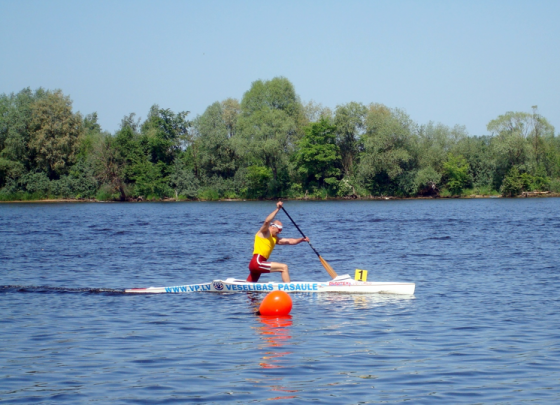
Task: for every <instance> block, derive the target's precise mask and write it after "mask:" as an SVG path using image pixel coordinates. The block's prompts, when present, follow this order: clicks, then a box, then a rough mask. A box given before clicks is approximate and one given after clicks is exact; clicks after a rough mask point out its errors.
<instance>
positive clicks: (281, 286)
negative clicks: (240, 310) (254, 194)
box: [124, 274, 416, 295]
mask: <svg viewBox="0 0 560 405" xmlns="http://www.w3.org/2000/svg"><path fill="white" fill-rule="evenodd" d="M415 287H416V285H415V284H414V283H393V282H370V281H357V280H354V279H352V278H351V277H350V275H348V274H345V275H343V276H338V277H336V278H334V279H332V280H330V281H320V282H316V281H292V282H290V283H274V282H268V283H250V282H247V281H245V280H237V279H234V278H228V279H226V280H214V281H212V282H211V283H202V284H188V285H179V286H174V287H148V288H128V289H126V290H124V292H125V293H136V294H164V293H172V294H176V293H188V292H217V293H234V292H249V291H252V292H270V291H275V290H280V291H285V292H308V293H321V292H335V293H358V294H406V295H412V294H414V289H415Z"/></svg>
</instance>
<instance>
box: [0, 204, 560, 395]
mask: <svg viewBox="0 0 560 405" xmlns="http://www.w3.org/2000/svg"><path fill="white" fill-rule="evenodd" d="M274 207H275V205H274V203H272V202H262V203H260V202H259V203H257V202H229V203H228V202H223V203H166V204H157V203H138V204H110V203H107V204H101V203H100V204H1V205H0V275H1V276H0V314H1V316H0V403H9V404H18V403H20V404H31V403H44V404H55V403H56V404H59V403H69V404H81V403H111V404H148V403H149V404H156V403H157V404H175V403H176V404H181V403H210V404H211V403H243V404H245V403H261V402H265V401H268V400H276V402H277V403H295V402H297V403H305V402H320V403H325V404H328V403H331V404H358V403H360V404H366V403H367V404H378V403H384V404H391V403H402V402H405V401H406V402H410V403H413V404H433V403H442V404H451V403H452V404H476V403H483V404H490V403H491V404H523V403H540V404H557V403H560V332H559V325H560V297H559V293H558V291H559V289H560V276H559V274H560V272H559V268H560V266H559V262H560V253H559V252H560V246H559V241H560V199H554V198H549V199H515V200H509V199H488V200H429V201H425V200H423V201H386V202H380V201H352V202H350V201H349V202H287V203H286V208H287V210H288V212H289V213H290V214H291V216H292V217H293V218H294V219H295V220H296V221H297V222H298V225H300V227H301V228H302V229H303V230H304V232H306V234H307V235H308V236H309V237H310V238H311V239H312V242H313V245H314V246H315V248H316V249H317V250H318V251H319V252H320V253H321V255H322V256H323V257H324V258H325V259H326V260H327V261H328V262H329V263H330V264H331V265H332V266H333V268H334V269H335V270H336V271H337V272H338V273H339V274H345V273H349V274H351V275H352V276H353V275H354V270H355V269H356V268H360V269H367V270H369V278H368V279H369V280H370V281H412V282H415V283H416V293H415V295H414V296H412V297H399V296H368V295H344V294H305V293H300V294H293V295H292V298H293V302H294V307H293V310H292V314H291V317H290V318H286V319H278V320H276V319H272V320H270V319H266V318H260V317H258V316H255V315H254V312H255V311H256V309H257V308H258V305H259V302H260V300H261V299H262V297H263V295H259V294H256V293H237V294H230V295H227V294H223V295H221V294H209V293H191V294H178V295H172V294H163V295H129V294H123V293H122V292H121V289H123V288H129V287H147V286H171V285H178V284H186V283H198V282H208V281H211V280H212V279H215V278H226V277H245V276H246V274H247V264H248V260H249V258H250V256H251V253H252V240H253V235H254V233H255V232H256V231H257V229H258V228H259V226H260V225H261V223H262V221H263V220H264V217H265V216H266V215H267V214H268V213H269V212H271V211H272V210H273V209H274ZM278 218H279V219H280V220H282V221H283V222H284V232H283V236H288V237H289V236H293V237H298V236H299V235H298V233H297V230H296V229H295V228H294V227H293V226H292V225H291V224H290V222H289V220H288V219H287V218H285V217H284V216H283V214H282V213H280V214H279V216H278ZM273 259H274V260H275V261H284V262H287V263H288V264H289V265H290V272H291V274H292V279H293V280H296V281H297V280H307V281H322V280H327V279H328V275H327V273H326V272H325V270H324V269H323V267H322V266H321V264H320V262H319V261H318V259H317V257H316V256H315V254H314V253H313V251H312V250H311V249H310V248H309V247H308V246H307V245H306V244H301V245H298V246H279V247H277V248H276V250H275V252H274V254H273ZM279 279H280V278H279V276H278V275H264V276H263V280H264V281H269V280H275V281H279Z"/></svg>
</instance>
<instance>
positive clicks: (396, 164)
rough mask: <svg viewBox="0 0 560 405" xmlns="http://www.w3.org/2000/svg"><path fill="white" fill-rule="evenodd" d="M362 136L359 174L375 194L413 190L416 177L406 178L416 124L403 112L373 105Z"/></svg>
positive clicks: (361, 180) (361, 179)
mask: <svg viewBox="0 0 560 405" xmlns="http://www.w3.org/2000/svg"><path fill="white" fill-rule="evenodd" d="M365 125H366V132H365V134H364V135H363V137H362V141H363V151H362V152H361V154H360V163H359V166H358V176H359V179H360V182H361V183H363V184H364V185H365V187H366V188H367V189H368V190H369V191H370V192H371V193H373V194H392V193H401V194H402V193H409V192H411V191H412V190H413V188H414V186H413V181H414V176H407V177H406V178H402V179H401V182H400V183H399V181H398V179H399V176H401V175H403V174H404V172H405V171H406V170H408V169H411V167H409V162H411V161H412V154H411V150H412V148H413V145H412V144H413V141H414V131H415V125H414V123H413V122H412V120H411V119H410V117H408V115H406V114H405V113H404V112H403V111H401V110H398V109H393V110H391V109H389V108H387V107H386V106H384V105H381V104H372V105H370V107H369V109H368V114H367V117H366V122H365Z"/></svg>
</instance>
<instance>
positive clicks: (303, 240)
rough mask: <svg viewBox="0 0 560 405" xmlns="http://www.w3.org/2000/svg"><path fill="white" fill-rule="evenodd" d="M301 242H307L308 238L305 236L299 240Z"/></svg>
mask: <svg viewBox="0 0 560 405" xmlns="http://www.w3.org/2000/svg"><path fill="white" fill-rule="evenodd" d="M301 241H302V242H309V238H308V237H307V236H306V237H305V238H301Z"/></svg>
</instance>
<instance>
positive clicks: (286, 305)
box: [258, 291, 292, 316]
mask: <svg viewBox="0 0 560 405" xmlns="http://www.w3.org/2000/svg"><path fill="white" fill-rule="evenodd" d="M291 310H292V299H291V298H290V295H289V294H288V293H285V292H284V291H272V292H271V293H268V294H267V296H266V297H264V300H263V301H262V302H261V306H260V307H259V312H258V314H259V315H264V316H276V315H277V316H285V315H288V314H289V313H290V311H291Z"/></svg>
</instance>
